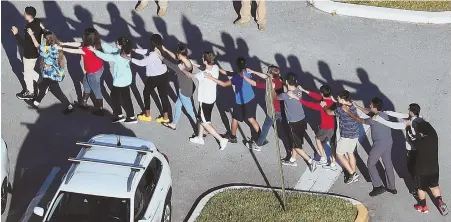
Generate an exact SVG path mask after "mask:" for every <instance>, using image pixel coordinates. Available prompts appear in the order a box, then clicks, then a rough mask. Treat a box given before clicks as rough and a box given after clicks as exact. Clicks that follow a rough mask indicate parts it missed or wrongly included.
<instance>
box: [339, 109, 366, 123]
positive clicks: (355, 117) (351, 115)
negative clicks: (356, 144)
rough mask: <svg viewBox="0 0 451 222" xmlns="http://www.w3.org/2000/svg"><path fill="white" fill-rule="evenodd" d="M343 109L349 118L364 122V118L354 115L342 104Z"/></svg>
mask: <svg viewBox="0 0 451 222" xmlns="http://www.w3.org/2000/svg"><path fill="white" fill-rule="evenodd" d="M343 110H344V111H345V112H346V114H348V116H350V117H351V118H353V119H354V120H355V121H357V122H358V123H361V124H365V120H364V119H362V118H360V117H358V116H357V115H355V114H354V113H352V112H351V111H350V110H349V107H347V106H343Z"/></svg>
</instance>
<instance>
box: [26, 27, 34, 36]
mask: <svg viewBox="0 0 451 222" xmlns="http://www.w3.org/2000/svg"><path fill="white" fill-rule="evenodd" d="M27 32H28V34H29V35H30V36H33V34H34V32H33V30H31V29H30V28H27Z"/></svg>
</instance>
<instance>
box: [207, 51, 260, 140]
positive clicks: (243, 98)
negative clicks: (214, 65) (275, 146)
mask: <svg viewBox="0 0 451 222" xmlns="http://www.w3.org/2000/svg"><path fill="white" fill-rule="evenodd" d="M236 64H237V66H238V69H239V72H238V73H233V72H229V71H225V70H220V71H221V73H222V74H224V75H227V76H231V77H232V78H231V79H230V80H228V81H225V82H223V81H221V80H219V79H217V78H210V79H211V80H213V81H214V82H216V83H217V84H218V85H219V86H222V87H229V86H232V85H234V86H235V106H234V107H233V111H232V126H231V127H232V129H231V135H230V138H229V141H230V142H231V143H237V142H238V141H237V138H236V131H237V130H238V122H243V121H246V122H247V123H248V125H249V127H250V128H251V133H252V136H251V137H252V138H251V142H253V143H257V140H258V135H259V133H260V125H259V124H258V122H257V121H256V120H255V116H256V112H257V101H256V99H255V94H254V90H253V89H252V86H251V84H249V82H248V81H246V80H245V79H244V78H245V77H247V78H249V79H250V78H251V74H250V73H249V72H247V71H246V60H245V59H244V58H242V57H239V58H238V59H237V60H236Z"/></svg>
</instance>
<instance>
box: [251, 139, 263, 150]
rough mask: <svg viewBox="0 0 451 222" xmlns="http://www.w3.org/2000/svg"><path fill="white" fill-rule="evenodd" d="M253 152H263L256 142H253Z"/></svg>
mask: <svg viewBox="0 0 451 222" xmlns="http://www.w3.org/2000/svg"><path fill="white" fill-rule="evenodd" d="M252 150H254V151H257V152H261V151H262V148H261V147H260V146H259V145H257V143H256V142H255V141H253V146H252Z"/></svg>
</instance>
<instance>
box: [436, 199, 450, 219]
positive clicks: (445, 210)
mask: <svg viewBox="0 0 451 222" xmlns="http://www.w3.org/2000/svg"><path fill="white" fill-rule="evenodd" d="M437 207H438V209H439V210H440V213H442V215H443V216H446V215H447V214H448V206H447V205H446V204H445V202H443V200H442V199H439V200H438V203H437Z"/></svg>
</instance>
